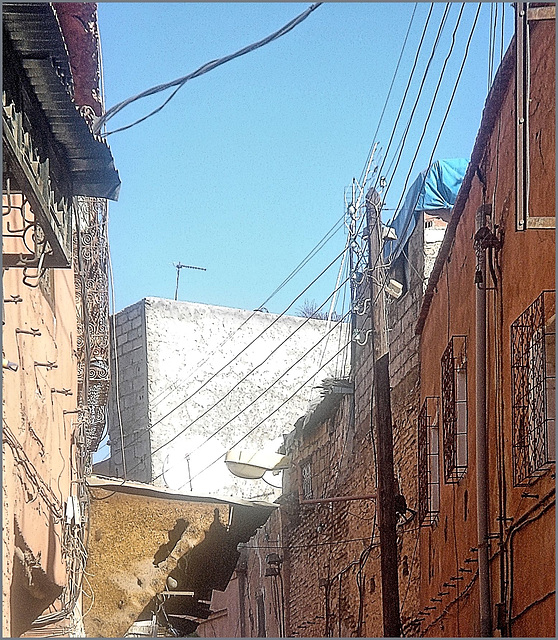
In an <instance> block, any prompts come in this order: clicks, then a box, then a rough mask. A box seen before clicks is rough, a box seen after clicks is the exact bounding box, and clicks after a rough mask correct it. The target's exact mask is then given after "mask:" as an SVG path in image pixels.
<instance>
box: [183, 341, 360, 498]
mask: <svg viewBox="0 0 558 640" xmlns="http://www.w3.org/2000/svg"><path fill="white" fill-rule="evenodd" d="M350 343H351V341H349V342H347V343H345V344H344V345H343V347H341V349H339V351H337V352H336V353H334V354H333V356H331V358H330V359H329V360H328V361H327V362H325V363H324V364H323V366H322V369H323V368H325V367H326V366H327V365H328V364H329V363H330V362H332V361H333V360H334V359H335V358H337V357H338V356H339V355H340V353H341V352H342V351H343V349H346V348H347V347H348V346H349V345H350ZM311 379H312V378H309V379H308V380H306V381H305V382H304V383H303V384H302V385H300V386H299V387H298V388H297V389H296V391H295V392H294V393H292V394H291V395H290V396H289V397H288V398H287V399H286V400H284V401H283V402H282V403H281V404H280V405H279V406H278V407H276V408H275V409H274V410H273V411H272V412H271V413H270V414H268V415H267V416H266V417H265V418H264V419H263V420H260V422H258V423H257V424H256V425H255V426H253V427H252V428H251V429H250V430H249V431H248V432H247V433H245V434H244V435H243V436H242V437H241V438H239V439H238V440H237V441H236V442H235V443H234V444H233V445H232V447H231V448H234V447H236V446H237V445H239V444H240V443H241V442H243V441H244V440H245V439H246V438H247V437H248V436H250V435H251V434H252V433H254V431H255V430H256V429H257V428H258V427H260V426H261V425H262V424H263V423H264V422H265V421H266V420H268V419H269V418H271V416H273V415H275V414H276V413H277V411H279V409H282V408H283V407H284V406H285V405H286V404H287V402H289V401H290V400H292V399H293V398H294V397H295V396H296V394H297V393H298V392H299V391H300V390H301V389H303V388H304V387H305V386H306V384H307V383H308V382H309V381H310V380H311ZM208 439H209V438H208ZM224 455H225V454H223V453H222V454H221V455H220V456H219V457H218V458H216V459H215V460H213V462H211V463H210V464H208V465H207V466H206V467H204V468H203V469H202V470H201V471H199V472H198V473H196V474H195V475H194V476H192V478H191V480H194V478H197V477H198V476H199V475H201V474H202V473H204V472H205V471H207V470H208V469H209V468H211V467H212V466H213V465H214V464H216V463H217V462H219V460H220V459H221V458H222V457H223V456H224ZM182 486H184V485H182Z"/></svg>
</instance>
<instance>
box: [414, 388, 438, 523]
mask: <svg viewBox="0 0 558 640" xmlns="http://www.w3.org/2000/svg"><path fill="white" fill-rule="evenodd" d="M439 404H440V399H439V398H438V397H434V396H428V397H426V398H425V399H424V402H423V404H422V407H421V410H420V412H419V417H418V518H419V522H420V525H421V526H423V527H427V526H430V525H432V524H435V523H436V522H437V520H438V513H439V511H440V450H439V427H438V424H439V413H440V411H439Z"/></svg>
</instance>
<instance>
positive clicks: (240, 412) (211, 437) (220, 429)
mask: <svg viewBox="0 0 558 640" xmlns="http://www.w3.org/2000/svg"><path fill="white" fill-rule="evenodd" d="M347 315H348V312H347V314H345V316H342V317H341V318H340V319H339V321H337V322H336V323H335V325H334V327H333V328H332V329H330V330H329V331H328V332H327V333H326V334H325V335H324V336H322V337H321V338H320V340H318V342H316V343H315V344H314V345H312V346H311V347H310V349H308V350H307V351H305V352H304V353H303V354H302V356H300V358H298V360H296V361H295V362H294V363H293V364H292V365H291V366H290V367H289V368H288V369H286V370H285V371H284V372H283V373H282V374H281V375H280V376H279V377H278V378H277V379H276V380H274V381H273V382H272V383H271V384H270V385H269V386H268V387H266V388H265V389H264V390H263V391H262V392H261V393H260V394H259V395H258V396H256V398H255V399H254V400H252V401H251V402H250V403H249V404H248V405H246V406H245V407H244V409H241V410H240V411H238V412H237V413H236V414H235V415H234V416H233V417H232V418H230V419H229V420H227V422H225V424H223V425H221V426H220V427H218V428H217V429H216V430H215V431H213V432H212V433H211V435H209V436H208V437H207V438H206V439H205V440H204V441H203V442H202V443H201V444H199V445H198V446H197V447H196V448H195V449H193V450H192V451H191V452H190V455H192V454H193V453H195V452H196V451H198V450H199V449H200V448H201V447H203V446H204V445H205V444H207V443H208V442H209V441H210V440H212V439H213V438H214V437H215V436H216V435H218V434H219V433H220V432H221V431H222V430H223V429H224V428H225V427H227V426H228V425H229V424H231V422H233V421H234V420H236V418H238V417H239V416H241V415H242V414H243V413H244V412H245V411H247V410H248V409H249V408H250V407H252V406H253V405H255V404H256V402H257V401H258V400H260V398H262V397H263V396H264V395H265V394H266V393H268V392H269V390H270V389H272V388H273V387H274V386H275V385H276V384H277V383H278V382H279V381H280V380H282V379H283V378H284V377H285V376H286V375H287V374H288V373H290V372H291V371H292V370H293V369H294V367H295V366H296V365H297V364H299V363H300V362H301V361H302V360H303V359H304V358H306V356H307V355H308V354H309V353H310V352H312V351H313V350H314V349H315V348H316V347H317V346H318V345H319V344H321V343H322V342H323V341H324V340H325V339H326V338H328V337H329V335H330V334H331V333H332V332H333V331H334V330H335V329H336V328H337V327H338V326H339V325H340V324H341V323H342V322H343V320H344V319H345V318H346V317H347ZM289 338H290V336H289ZM349 344H350V341H349V342H347V343H345V345H344V346H343V347H342V348H341V350H340V351H338V352H337V353H336V354H335V356H337V355H339V353H341V351H342V350H343V349H345V348H346V347H347V346H348V345H349ZM335 356H334V358H335ZM332 359H333V358H330V360H328V362H327V363H326V364H328V363H329V362H331V360H332ZM324 367H325V365H323V366H321V367H320V369H319V370H318V371H321V370H322V369H323V368H324ZM315 375H316V374H315V373H314V374H312V376H311V377H310V378H308V380H306V381H305V382H304V384H303V385H302V386H303V387H304V386H306V385H307V384H308V382H310V381H311V380H312V379H313V378H314V377H315ZM301 388H302V387H300V388H299V389H298V390H297V393H298V391H300V389H301ZM295 395H296V394H295ZM291 397H294V396H291ZM289 399H290V398H289ZM284 404H285V403H283V404H281V405H280V407H282V406H284ZM214 406H215V405H214ZM212 408H213V407H210V408H209V409H208V410H207V411H206V413H208V412H209V411H210V410H211V409H212ZM277 410H278V409H277ZM274 413H275V411H274V412H272V413H271V414H270V415H269V416H267V417H268V418H269V417H270V416H271V415H274ZM203 415H205V414H203ZM266 419H267V418H266ZM192 424H193V423H192ZM190 426H191V425H188V427H185V428H184V429H182V430H181V431H179V432H178V433H176V434H175V435H174V436H173V437H172V438H170V440H168V441H167V442H165V443H164V444H162V445H161V446H159V447H158V448H157V449H154V450H153V451H152V452H151V453H152V455H153V454H154V453H157V452H158V451H160V450H161V449H163V448H164V447H166V446H167V445H169V444H170V443H171V442H173V441H174V440H176V438H178V437H179V436H181V435H182V434H183V433H184V432H185V431H186V430H187V429H188V428H189V427H190ZM171 468H172V467H169V469H171ZM161 475H162V474H159V475H157V476H155V477H154V478H153V480H157V479H158V478H159V477H160V476H161ZM194 477H195V476H193V477H192V479H193V478H194Z"/></svg>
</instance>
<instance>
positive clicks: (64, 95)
mask: <svg viewBox="0 0 558 640" xmlns="http://www.w3.org/2000/svg"><path fill="white" fill-rule="evenodd" d="M2 18H3V30H4V36H6V35H7V36H8V37H9V39H10V40H11V41H12V43H13V46H14V49H15V51H16V53H17V54H18V55H19V57H20V58H21V64H22V66H23V68H24V70H25V72H26V74H27V76H28V78H29V81H30V83H31V86H32V88H33V91H34V92H35V95H36V96H37V99H38V101H39V104H40V106H41V108H42V110H43V111H44V113H45V115H46V117H47V119H48V121H49V123H50V126H51V130H52V133H53V136H54V138H55V140H56V141H57V142H58V143H59V144H60V145H62V147H63V148H64V150H65V151H66V154H67V157H68V162H69V169H70V173H71V177H72V183H73V191H74V195H80V196H90V197H98V198H108V199H109V200H116V199H117V198H118V192H119V189H120V178H119V176H118V171H117V170H116V168H115V166H114V160H113V157H112V153H111V151H110V148H109V146H108V145H107V144H106V142H105V141H104V140H103V139H102V138H100V137H99V136H94V135H93V133H92V132H91V130H90V128H89V125H88V124H87V122H86V120H85V118H84V117H83V116H82V115H81V113H80V111H79V107H78V105H76V103H75V102H74V100H73V95H72V94H73V80H72V73H71V70H70V64H69V59H68V52H67V49H66V45H65V42H64V38H63V36H62V32H61V30H60V25H59V23H58V19H57V17H56V13H55V11H54V9H53V7H52V4H51V3H47V2H40V3H17V4H16V3H6V4H2Z"/></svg>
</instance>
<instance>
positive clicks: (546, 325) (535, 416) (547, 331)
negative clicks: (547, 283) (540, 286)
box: [511, 291, 556, 486]
mask: <svg viewBox="0 0 558 640" xmlns="http://www.w3.org/2000/svg"><path fill="white" fill-rule="evenodd" d="M555 327H556V292H555V291H543V292H542V293H541V295H540V296H539V297H538V298H537V299H536V300H535V301H534V302H533V303H532V304H531V305H530V306H529V307H528V308H527V309H525V311H524V312H523V313H522V314H521V315H520V316H519V317H518V318H517V320H516V321H515V322H513V323H512V325H511V377H512V451H513V477H514V485H515V486H524V485H528V484H530V483H531V482H533V481H534V480H535V479H536V478H537V477H539V476H540V475H541V474H542V473H544V472H545V471H546V470H547V469H548V467H549V465H550V464H551V463H553V462H555V461H556V455H555V442H556V441H555V419H556V404H555V402H556V401H555V391H556V363H555V354H556V347H555V331H556V329H555Z"/></svg>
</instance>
